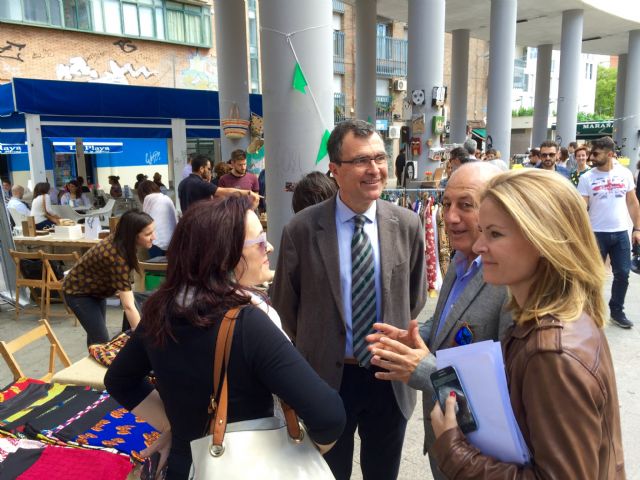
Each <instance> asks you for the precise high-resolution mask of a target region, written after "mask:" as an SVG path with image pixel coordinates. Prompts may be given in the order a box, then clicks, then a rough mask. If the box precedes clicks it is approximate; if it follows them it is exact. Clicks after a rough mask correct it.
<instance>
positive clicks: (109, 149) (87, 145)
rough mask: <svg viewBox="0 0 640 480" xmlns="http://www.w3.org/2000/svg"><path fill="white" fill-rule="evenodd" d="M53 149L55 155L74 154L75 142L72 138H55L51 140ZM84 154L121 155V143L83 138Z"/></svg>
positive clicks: (114, 140) (106, 139)
mask: <svg viewBox="0 0 640 480" xmlns="http://www.w3.org/2000/svg"><path fill="white" fill-rule="evenodd" d="M52 143H53V149H54V151H55V152H56V153H70V154H75V153H76V140H75V139H74V138H56V139H55V140H53V142H52ZM82 146H83V148H84V153H88V154H91V153H94V154H95V153H122V142H121V141H119V140H116V139H110V138H101V139H98V138H83V139H82Z"/></svg>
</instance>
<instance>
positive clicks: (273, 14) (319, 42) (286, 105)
mask: <svg viewBox="0 0 640 480" xmlns="http://www.w3.org/2000/svg"><path fill="white" fill-rule="evenodd" d="M332 12H333V7H332V2H331V1H330V0H313V1H312V2H301V1H300V0H261V2H260V22H261V31H260V39H261V45H262V49H261V51H262V58H261V64H262V90H263V92H264V93H263V97H262V109H263V114H264V142H265V151H266V152H267V160H266V162H267V172H266V187H267V214H268V222H269V228H268V230H267V234H268V236H269V241H270V242H271V243H272V244H273V245H274V248H275V252H274V255H272V258H278V249H279V246H280V236H281V234H282V228H283V227H284V225H286V224H287V223H288V221H289V219H290V218H291V217H292V216H293V210H292V209H291V196H292V195H291V193H289V192H285V191H284V188H285V184H286V183H287V182H297V181H298V180H300V178H301V177H302V176H303V175H305V174H307V173H309V172H311V171H313V170H319V171H321V172H326V171H327V170H328V169H329V158H328V157H327V156H325V157H324V158H323V159H322V160H321V161H320V162H319V163H318V164H316V156H317V153H318V148H319V146H320V141H321V139H322V135H323V132H324V131H325V130H329V131H331V129H332V128H333V30H332V27H331V20H332ZM300 30H304V31H302V32H299V33H296V34H294V35H292V36H291V42H292V46H293V48H294V50H295V53H296V55H297V58H298V60H299V61H300V65H301V67H302V70H303V72H304V74H305V77H306V80H307V82H308V84H309V85H308V87H306V88H305V91H306V94H303V93H300V92H299V91H297V90H294V89H293V88H292V86H291V84H292V78H293V71H294V67H295V64H296V60H295V58H294V55H293V53H292V51H291V47H290V45H289V44H288V43H287V39H286V38H285V37H284V36H283V35H282V34H281V33H277V32H282V33H285V34H288V33H292V32H298V31H300ZM311 92H313V97H312V95H311ZM314 97H315V103H314Z"/></svg>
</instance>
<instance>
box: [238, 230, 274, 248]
mask: <svg viewBox="0 0 640 480" xmlns="http://www.w3.org/2000/svg"><path fill="white" fill-rule="evenodd" d="M256 244H257V245H260V247H262V249H263V250H264V251H265V252H266V251H267V247H268V245H269V242H268V241H267V234H266V233H265V232H262V233H261V234H260V235H258V237H257V238H254V239H252V240H245V241H244V245H243V246H245V247H250V246H251V245H256Z"/></svg>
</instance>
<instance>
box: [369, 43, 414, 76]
mask: <svg viewBox="0 0 640 480" xmlns="http://www.w3.org/2000/svg"><path fill="white" fill-rule="evenodd" d="M376 73H377V74H378V75H379V76H381V77H406V76H407V41H406V40H402V39H398V38H391V37H383V36H378V37H377V38H376Z"/></svg>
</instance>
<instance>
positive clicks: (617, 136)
mask: <svg viewBox="0 0 640 480" xmlns="http://www.w3.org/2000/svg"><path fill="white" fill-rule="evenodd" d="M626 81H627V54H626V53H623V54H621V55H618V75H617V81H616V105H615V110H614V114H613V116H614V118H617V119H618V120H615V121H614V122H613V139H614V140H615V142H616V145H622V143H621V141H622V117H624V92H625V82H626Z"/></svg>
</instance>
